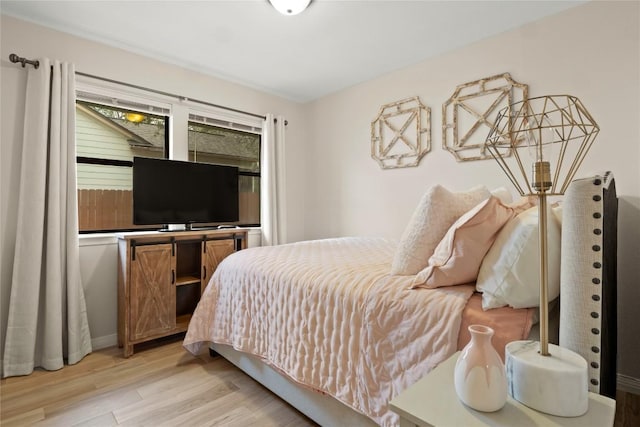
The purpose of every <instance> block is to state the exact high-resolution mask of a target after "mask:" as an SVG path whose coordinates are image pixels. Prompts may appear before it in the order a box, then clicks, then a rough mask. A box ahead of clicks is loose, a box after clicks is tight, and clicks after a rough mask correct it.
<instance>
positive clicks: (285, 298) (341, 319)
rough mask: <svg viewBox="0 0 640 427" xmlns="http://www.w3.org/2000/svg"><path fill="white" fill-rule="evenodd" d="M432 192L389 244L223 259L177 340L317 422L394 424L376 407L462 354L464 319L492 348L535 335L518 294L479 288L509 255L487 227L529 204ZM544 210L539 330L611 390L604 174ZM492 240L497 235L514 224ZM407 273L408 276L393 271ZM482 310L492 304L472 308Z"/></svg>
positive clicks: (593, 381)
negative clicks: (549, 219)
mask: <svg viewBox="0 0 640 427" xmlns="http://www.w3.org/2000/svg"><path fill="white" fill-rule="evenodd" d="M438 191H440V192H442V191H443V190H442V189H439V190H438V189H437V190H434V193H433V194H428V195H425V197H424V198H423V201H421V204H420V205H419V206H418V208H417V209H416V212H422V215H417V214H416V213H414V216H413V217H412V220H411V221H410V224H409V225H408V226H407V230H405V234H404V235H403V238H402V239H401V241H400V242H399V243H398V242H390V241H388V240H385V239H381V238H339V239H324V240H318V241H310V242H298V243H293V244H287V245H280V246H276V247H264V248H251V249H246V250H243V251H241V252H239V253H237V254H234V255H232V256H230V257H228V258H227V259H225V260H224V262H223V263H221V265H220V266H219V267H218V270H216V273H215V274H214V276H213V277H212V279H211V282H210V283H209V285H208V287H207V289H206V290H205V292H204V293H203V295H202V298H201V301H200V303H199V305H198V307H197V309H196V311H195V312H194V315H193V318H192V321H191V323H190V325H189V330H188V331H187V335H186V336H185V340H184V346H185V348H186V349H187V350H189V351H190V352H192V353H198V352H200V351H202V350H203V349H204V348H209V349H211V351H212V352H215V353H218V354H220V355H222V356H223V357H225V358H227V359H228V360H229V361H231V362H232V363H233V364H235V365H236V366H238V367H239V368H240V369H242V370H243V371H245V372H246V373H247V374H249V375H250V376H252V377H253V378H254V379H256V380H257V381H259V382H260V383H262V384H263V385H265V386H266V387H267V388H269V389H271V390H272V391H273V392H274V393H275V394H277V395H279V396H280V397H281V398H283V399H284V400H285V401H287V402H288V403H290V404H291V405H292V406H294V407H295V408H297V409H298V410H300V411H301V412H302V413H304V414H305V415H307V416H308V417H309V418H311V419H312V420H314V421H315V422H317V423H318V424H320V425H327V426H328V425H331V426H338V425H376V424H377V425H385V426H391V425H396V424H397V423H398V418H397V416H396V415H395V414H394V413H392V412H391V411H390V410H389V408H388V402H389V401H390V400H391V399H392V398H393V397H394V396H395V395H397V394H398V393H400V392H401V391H402V390H404V389H405V388H406V387H408V386H410V385H411V384H413V383H414V382H415V381H417V380H418V379H419V378H421V377H422V376H423V375H425V374H426V373H428V372H429V371H430V370H431V369H433V368H434V367H435V366H437V365H438V364H439V363H440V362H442V361H444V360H446V359H447V358H448V357H449V356H450V355H451V354H453V353H454V352H455V351H456V350H459V349H460V348H462V347H463V346H464V345H465V344H466V342H467V341H468V334H466V333H465V332H466V326H467V325H468V324H473V323H483V324H487V325H489V326H492V327H493V328H494V329H495V330H496V334H495V336H494V340H493V344H494V346H495V347H496V349H498V350H499V351H500V352H503V349H504V344H506V343H507V342H509V341H511V340H516V339H526V338H527V337H531V336H534V335H535V326H534V323H535V317H536V316H535V314H536V312H537V309H536V308H532V307H519V305H523V304H521V303H520V302H518V301H519V300H518V298H521V297H522V294H523V292H522V291H517V292H516V293H515V294H514V295H516V297H517V298H516V299H514V300H509V301H508V303H506V304H503V306H500V304H498V303H495V300H497V299H499V298H498V296H500V295H498V296H496V295H497V294H498V293H497V292H494V291H495V289H493V290H492V288H491V281H492V279H493V278H494V277H495V276H496V275H497V273H496V272H495V269H496V267H495V266H496V265H497V264H499V263H500V262H501V261H500V257H501V256H503V255H504V253H505V252H508V253H512V252H513V251H512V250H511V251H507V250H505V249H504V247H502V246H500V245H499V244H498V243H499V242H500V241H501V240H500V239H501V234H500V233H501V232H502V231H503V230H506V229H507V225H509V226H511V224H513V223H515V222H517V221H516V218H517V219H519V218H521V217H523V215H525V212H530V211H535V207H532V206H531V205H530V203H531V201H530V200H529V201H524V200H522V201H519V202H518V203H508V202H507V201H505V200H502V199H500V196H499V195H498V194H490V195H489V196H487V195H486V194H485V195H482V196H481V195H479V194H477V192H476V193H474V194H473V195H472V196H470V195H469V193H465V194H464V195H462V196H461V195H460V194H457V195H455V197H457V199H456V200H458V201H459V200H460V199H465V200H463V203H461V204H460V206H458V207H457V209H458V210H457V211H456V209H454V208H451V209H453V210H452V211H451V212H449V211H447V209H445V212H444V213H443V210H442V206H443V203H442V202H443V201H445V202H446V200H444V199H442V198H440V197H436V195H434V194H436V193H437V194H445V193H438ZM478 191H479V190H478ZM446 197H452V196H450V195H448V193H446V196H445V199H446ZM478 200H481V201H480V202H478ZM444 204H445V205H447V206H453V205H455V204H454V203H444ZM469 206H473V208H472V209H468V207H469ZM429 211H430V212H431V215H430V216H429V215H427V216H428V217H429V219H428V221H427V222H428V225H429V227H428V228H429V229H430V230H431V229H437V228H439V229H440V231H439V232H437V233H436V235H435V237H434V236H430V235H429V233H430V231H428V230H426V229H425V228H424V227H423V226H424V224H425V218H424V215H423V214H424V212H429ZM434 212H437V215H434ZM461 213H463V214H461ZM554 214H556V215H558V224H560V223H561V229H562V233H561V236H560V234H559V235H558V236H559V237H558V239H559V242H558V245H560V239H561V247H562V251H561V255H559V259H558V262H559V264H561V265H562V267H561V268H559V271H558V282H559V283H558V293H560V295H561V297H560V298H558V300H556V301H554V306H553V307H555V308H556V310H555V312H556V313H557V316H556V317H555V318H556V320H558V322H557V323H559V324H560V326H559V327H558V328H557V330H556V332H557V333H553V332H552V334H551V336H557V337H558V339H559V340H560V341H559V342H560V345H562V346H565V347H568V348H570V349H572V350H574V351H576V352H578V353H579V354H581V355H582V356H583V357H585V359H586V360H587V361H588V362H589V366H590V368H589V369H590V372H589V378H590V390H591V391H594V392H597V393H601V394H606V395H608V396H610V397H612V396H614V394H615V351H616V332H615V329H616V324H615V319H616V312H615V307H616V289H615V288H616V265H615V264H616V254H615V251H616V233H617V231H616V223H617V198H616V194H615V182H614V180H613V176H612V175H611V174H610V173H605V174H600V175H596V176H593V177H589V178H585V179H579V180H575V181H574V182H573V183H572V184H571V186H570V188H569V190H568V192H567V194H566V195H565V197H564V199H563V201H562V204H561V205H560V206H559V209H558V210H557V212H554ZM443 218H444V219H443ZM452 218H453V221H452ZM438 222H441V223H440V224H438ZM489 223H491V226H490V227H489V226H488V225H487V224H489ZM494 223H495V224H494ZM416 224H418V226H416ZM421 227H422V228H421ZM491 227H493V228H491ZM519 227H520V226H519ZM487 229H488V230H489V231H487ZM442 230H445V232H444V236H443V235H442V234H443V232H442ZM424 233H427V234H424ZM466 233H469V236H468V239H466V240H463V237H461V236H465V235H466ZM503 235H504V236H503V237H502V240H504V239H507V240H508V239H509V238H510V236H511V237H512V236H513V235H514V232H513V231H511V230H509V231H508V232H504V233H503ZM416 236H418V237H419V238H416ZM429 239H431V240H432V241H431V242H430V243H428V244H427V245H426V248H424V247H423V248H421V247H420V245H424V244H425V242H426V241H428V240H429ZM447 239H449V240H447ZM469 241H471V242H473V245H472V246H469V247H466V248H465V249H464V251H463V252H464V254H465V257H458V256H457V255H458V254H457V252H456V251H459V250H460V248H464V247H465V245H468V244H469V243H468V242H469ZM478 242H482V243H483V244H481V245H479V244H478ZM477 247H481V249H477ZM496 248H497V249H496ZM420 250H426V251H427V252H429V253H431V254H432V255H431V256H430V257H429V260H428V263H427V265H426V266H425V265H420V266H419V267H416V265H417V264H416V265H413V266H412V265H410V264H412V263H415V262H417V261H416V259H412V257H413V256H414V255H415V254H418V253H420ZM403 251H404V252H403ZM494 252H495V253H494ZM492 253H493V254H492ZM469 254H471V255H472V258H469ZM492 257H493V258H492ZM418 258H420V257H418ZM494 258H495V259H494ZM489 259H491V261H490V262H489V261H486V262H485V260H489ZM483 262H485V264H486V266H485V265H482V263H483ZM422 263H423V264H424V257H422ZM474 263H475V264H474ZM525 264H526V263H523V266H525V267H526V265H525ZM473 265H475V267H473ZM470 266H472V267H470ZM416 268H420V270H416ZM478 269H479V270H480V272H478ZM407 271H410V272H414V273H415V274H400V273H407ZM483 271H485V273H484V276H486V277H485V278H483V277H482V276H483ZM487 271H488V273H487ZM476 279H477V280H476ZM480 284H483V285H482V286H480ZM479 290H481V291H482V292H478V291H479ZM494 294H496V295H494ZM488 295H491V298H488V297H487V296H488ZM494 297H495V298H494ZM487 298H488V299H487ZM506 298H507V299H508V298H510V296H507V297H506ZM558 301H559V302H558ZM487 304H488V305H492V304H493V305H494V306H495V307H492V308H490V309H487V310H483V305H487ZM511 305H513V306H516V307H513V306H511ZM524 305H527V304H524ZM485 308H486V307H485ZM553 312H554V311H553V310H552V313H553ZM558 312H559V313H558Z"/></svg>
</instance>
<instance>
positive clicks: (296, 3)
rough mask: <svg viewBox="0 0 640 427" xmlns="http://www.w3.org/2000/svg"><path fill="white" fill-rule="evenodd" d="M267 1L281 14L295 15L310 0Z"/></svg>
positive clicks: (307, 4)
mask: <svg viewBox="0 0 640 427" xmlns="http://www.w3.org/2000/svg"><path fill="white" fill-rule="evenodd" d="M269 2H270V3H271V5H272V6H273V7H275V8H276V10H277V11H278V12H280V13H282V14H283V15H297V14H299V13H300V12H302V11H303V10H305V9H306V8H307V6H309V3H311V0H269Z"/></svg>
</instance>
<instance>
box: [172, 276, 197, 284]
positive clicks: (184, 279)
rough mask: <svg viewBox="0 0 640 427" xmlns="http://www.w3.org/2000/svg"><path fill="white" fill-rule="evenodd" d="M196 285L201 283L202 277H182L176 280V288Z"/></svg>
mask: <svg viewBox="0 0 640 427" xmlns="http://www.w3.org/2000/svg"><path fill="white" fill-rule="evenodd" d="M194 283H200V277H198V276H180V277H178V278H176V286H184V285H193V284H194Z"/></svg>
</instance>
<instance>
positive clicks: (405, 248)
mask: <svg viewBox="0 0 640 427" xmlns="http://www.w3.org/2000/svg"><path fill="white" fill-rule="evenodd" d="M489 196H490V193H489V190H487V188H486V187H483V186H478V187H474V188H472V189H471V190H469V191H467V192H463V193H452V192H451V191H449V190H447V189H446V188H444V187H442V186H441V185H435V186H433V187H431V188H430V189H429V190H427V192H426V193H425V194H424V196H422V199H421V200H420V203H418V206H417V207H416V210H415V211H414V212H413V216H412V217H411V220H410V221H409V224H407V227H406V228H405V230H404V233H403V234H402V238H401V239H400V244H399V245H398V248H397V250H396V253H395V256H394V259H393V263H392V265H391V274H399V275H413V274H417V273H418V272H419V271H420V270H422V269H423V268H424V267H426V266H427V264H428V263H429V257H431V255H432V254H433V251H434V250H435V248H436V246H437V245H438V243H439V242H440V240H442V238H443V237H444V235H445V234H446V233H447V230H448V229H449V227H451V225H452V224H453V223H454V222H456V220H457V219H458V218H460V217H461V216H462V215H463V214H464V213H465V212H467V211H468V210H470V209H471V208H473V207H474V206H476V205H477V204H478V203H480V202H481V201H483V200H485V199H488V198H489Z"/></svg>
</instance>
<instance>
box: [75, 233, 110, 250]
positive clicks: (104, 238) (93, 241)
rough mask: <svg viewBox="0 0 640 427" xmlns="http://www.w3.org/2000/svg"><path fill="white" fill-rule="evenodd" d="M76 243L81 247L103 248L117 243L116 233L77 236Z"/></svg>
mask: <svg viewBox="0 0 640 427" xmlns="http://www.w3.org/2000/svg"><path fill="white" fill-rule="evenodd" d="M78 243H79V246H80V247H83V246H105V245H115V244H117V243H118V239H117V238H116V233H95V234H79V235H78Z"/></svg>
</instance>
